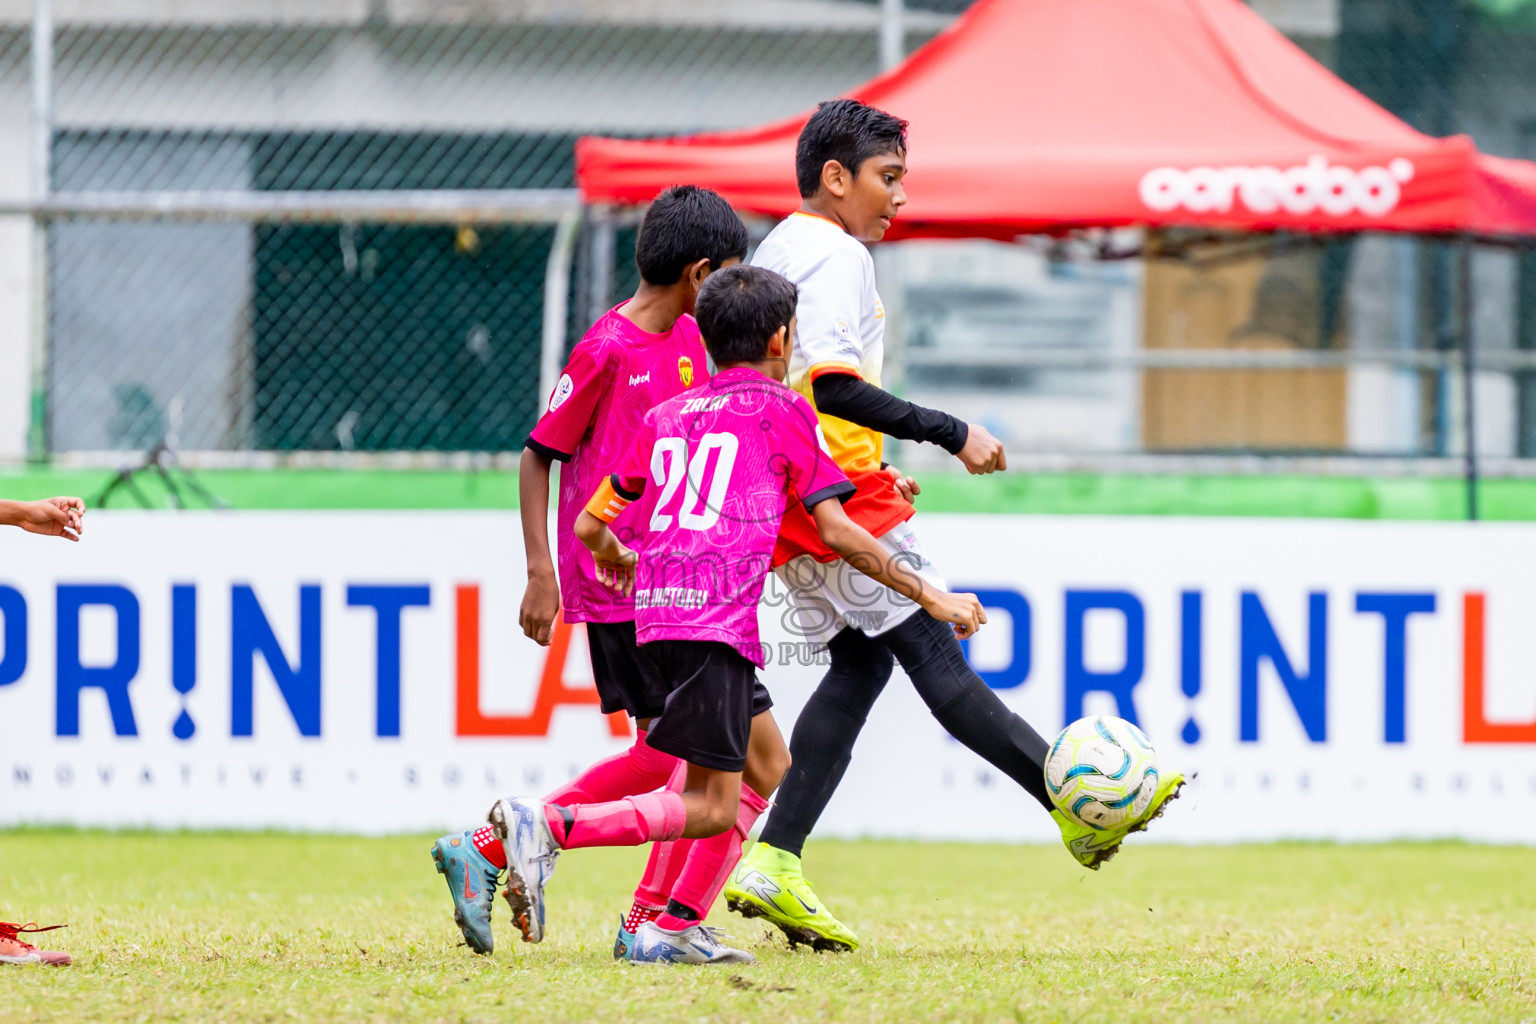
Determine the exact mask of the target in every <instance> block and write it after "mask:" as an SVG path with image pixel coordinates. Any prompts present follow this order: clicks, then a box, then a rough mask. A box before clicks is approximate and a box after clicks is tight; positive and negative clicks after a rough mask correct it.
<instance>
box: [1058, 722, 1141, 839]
mask: <svg viewBox="0 0 1536 1024" xmlns="http://www.w3.org/2000/svg"><path fill="white" fill-rule="evenodd" d="M1045 787H1046V789H1048V790H1050V793H1051V800H1052V801H1053V802H1054V803H1055V804H1056V806H1057V808H1059V809H1060V810H1061V812H1062V813H1063V814H1065V815H1066V816H1067V817H1069V818H1071V819H1072V820H1074V821H1077V822H1080V823H1081V824H1084V825H1087V826H1088V827H1089V828H1093V829H1099V830H1105V829H1112V828H1119V827H1122V826H1124V825H1128V824H1131V823H1133V822H1135V821H1136V820H1137V819H1139V818H1140V817H1141V816H1142V815H1143V814H1145V813H1147V808H1148V807H1149V806H1151V803H1152V795H1153V793H1154V792H1156V790H1157V752H1156V751H1155V750H1153V749H1152V744H1151V743H1150V742H1148V740H1147V737H1146V736H1145V735H1144V734H1143V733H1142V731H1141V730H1140V729H1138V728H1136V727H1135V726H1134V725H1132V724H1131V723H1130V722H1127V721H1126V720H1125V719H1123V718H1112V717H1110V716H1108V715H1100V716H1098V717H1095V718H1080V719H1078V720H1077V721H1075V722H1073V723H1072V724H1071V725H1069V726H1067V727H1066V728H1065V729H1063V730H1061V735H1060V736H1058V737H1056V742H1055V743H1054V744H1053V745H1052V746H1051V752H1050V754H1049V756H1047V757H1046V759H1045Z"/></svg>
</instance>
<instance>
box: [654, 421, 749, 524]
mask: <svg viewBox="0 0 1536 1024" xmlns="http://www.w3.org/2000/svg"><path fill="white" fill-rule="evenodd" d="M737 446H738V442H737V440H736V435H735V434H729V433H724V432H721V433H717V434H705V435H704V437H703V438H702V439H701V440H700V441H699V447H698V449H697V450H696V451H695V452H694V453H693V458H691V459H690V458H689V457H688V442H687V441H685V440H684V439H683V438H681V437H659V438H657V439H656V445H655V447H653V448H652V449H651V479H652V480H653V481H655V483H656V484H657V485H658V486H660V487H661V497H660V498H658V499H657V501H656V510H655V511H654V512H652V513H651V529H652V530H665V529H666V528H667V527H669V526H671V525H672V516H671V515H670V514H669V513H666V512H663V511H662V510H663V509H665V508H667V507H669V506H670V505H671V504H672V499H673V498H674V497H676V496H677V492H678V489H679V488H681V487H682V486H683V481H684V480H687V481H688V487H687V490H686V491H685V492H684V494H683V501H682V505H681V506H680V507H679V508H678V510H677V525H678V526H680V527H682V528H683V529H685V530H707V529H709V528H710V527H712V526H714V525H715V524H716V523H717V522H719V521H720V506H721V505H722V504H723V503H724V502H725V494H726V491H728V490H729V489H730V486H731V470H732V469H734V468H735V466H736V449H737ZM715 452H719V458H718V459H716V460H715V472H714V475H713V476H711V477H710V480H709V485H708V486H707V487H706V486H705V484H704V474H705V473H706V472H708V470H709V460H710V455H711V454H713V453H715Z"/></svg>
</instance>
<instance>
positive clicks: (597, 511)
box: [587, 477, 629, 523]
mask: <svg viewBox="0 0 1536 1024" xmlns="http://www.w3.org/2000/svg"><path fill="white" fill-rule="evenodd" d="M626 508H629V499H628V498H624V497H621V496H620V495H619V492H618V491H616V490H614V488H613V480H612V479H611V478H609V477H604V478H603V482H602V484H600V485H599V486H598V488H597V492H596V493H594V494H593V495H592V500H591V501H589V502H587V511H588V512H590V513H592V514H593V515H594V516H596V517H597V518H599V519H601V520H602V521H603V522H605V523H611V522H613V521H614V520H615V519H617V518H619V513H620V512H623V511H624V510H625V509H626Z"/></svg>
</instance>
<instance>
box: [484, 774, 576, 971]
mask: <svg viewBox="0 0 1536 1024" xmlns="http://www.w3.org/2000/svg"><path fill="white" fill-rule="evenodd" d="M487 820H488V821H490V823H491V830H492V831H493V832H495V833H496V838H497V839H500V840H501V845H502V847H503V848H505V849H506V851H507V887H506V888H505V889H503V890H502V893H501V894H502V895H503V896H505V897H506V900H507V906H509V907H511V908H512V923H513V924H515V925H517V927H518V928H519V929H520V930H521V931H522V933H523V941H524V942H539V941H540V940H542V939H543V938H544V886H545V885H546V884H547V883H548V882H549V876H550V875H552V874H554V873H555V860H556V859H557V858H559V856H560V846H559V844H557V843H556V842H555V837H554V834H553V833H551V832H550V830H549V822H548V821H547V820H545V818H544V801H542V800H535V799H533V798H532V797H526V796H520V797H514V798H512V799H511V800H498V801H496V805H495V806H494V807H492V808H491V813H490V815H489V816H488V817H487Z"/></svg>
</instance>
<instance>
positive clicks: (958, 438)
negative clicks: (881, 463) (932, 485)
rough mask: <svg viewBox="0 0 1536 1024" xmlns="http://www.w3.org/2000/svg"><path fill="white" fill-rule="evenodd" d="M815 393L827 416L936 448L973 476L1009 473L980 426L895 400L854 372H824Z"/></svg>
mask: <svg viewBox="0 0 1536 1024" xmlns="http://www.w3.org/2000/svg"><path fill="white" fill-rule="evenodd" d="M811 389H812V391H813V393H814V394H815V396H816V408H817V410H818V411H820V412H823V413H825V414H827V415H828V416H836V417H837V418H838V419H843V420H847V421H848V422H850V423H857V424H858V425H859V426H861V427H868V428H869V429H871V430H878V431H880V432H881V433H884V434H889V435H890V436H892V437H899V438H901V439H902V440H903V441H926V442H928V443H930V444H936V445H938V446H939V447H940V448H943V449H944V450H945V451H947V452H949V453H950V454H951V455H953V456H955V458H957V459H959V460H960V461H961V463H963V464H964V466H965V468H966V469H967V470H968V471H969V472H971V473H973V474H976V473H991V472H994V471H996V470H999V469H1007V468H1008V456H1007V455H1006V453H1004V451H1003V443H1002V442H1001V441H999V440H998V439H997V438H995V437H993V436H992V434H991V433H990V432H989V431H988V430H987V428H986V427H983V426H982V425H981V424H979V423H966V422H965V421H964V420H960V419H957V418H956V417H954V416H951V415H950V414H949V413H947V412H942V411H940V410H938V409H928V408H925V407H923V406H921V405H915V404H913V403H912V402H908V401H906V400H905V399H901V398H897V397H896V396H895V395H893V394H891V393H890V392H888V391H882V390H881V389H880V388H877V387H875V386H874V385H873V384H871V383H869V382H868V381H867V380H864V379H863V378H862V377H859V376H857V375H855V374H854V373H851V372H849V373H838V372H832V373H823V374H821V375H820V376H818V377H817V378H816V380H815V382H814V383H813V384H812V385H811Z"/></svg>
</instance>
